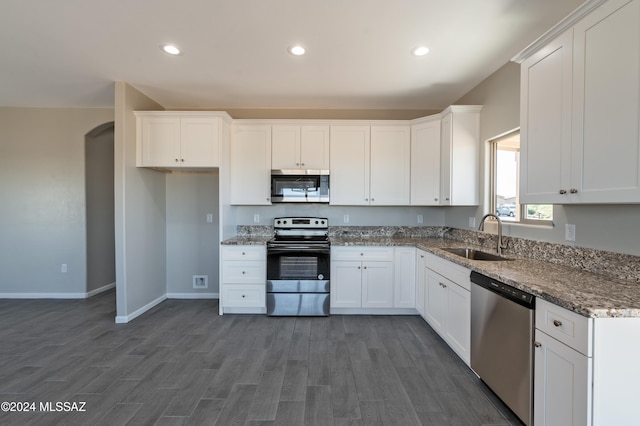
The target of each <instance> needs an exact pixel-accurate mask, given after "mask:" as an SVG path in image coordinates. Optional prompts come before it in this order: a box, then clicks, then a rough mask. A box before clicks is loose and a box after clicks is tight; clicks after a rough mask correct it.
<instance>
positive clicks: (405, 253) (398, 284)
mask: <svg viewBox="0 0 640 426" xmlns="http://www.w3.org/2000/svg"><path fill="white" fill-rule="evenodd" d="M393 270H394V280H393V307H394V308H415V307H416V248H415V247H396V248H395V258H394V261H393Z"/></svg>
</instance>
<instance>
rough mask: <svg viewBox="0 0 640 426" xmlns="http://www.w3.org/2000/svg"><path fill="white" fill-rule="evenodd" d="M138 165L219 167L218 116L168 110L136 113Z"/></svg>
mask: <svg viewBox="0 0 640 426" xmlns="http://www.w3.org/2000/svg"><path fill="white" fill-rule="evenodd" d="M136 117H137V118H136V122H137V126H138V130H137V132H138V135H137V138H138V141H137V145H138V146H137V158H136V165H137V166H138V167H159V168H167V169H176V168H213V167H219V166H220V153H219V149H220V148H219V147H220V142H219V137H220V136H219V132H220V125H221V120H220V118H219V117H215V116H211V115H209V116H207V115H204V114H198V113H178V112H167V111H162V112H158V111H153V112H150V111H140V112H136Z"/></svg>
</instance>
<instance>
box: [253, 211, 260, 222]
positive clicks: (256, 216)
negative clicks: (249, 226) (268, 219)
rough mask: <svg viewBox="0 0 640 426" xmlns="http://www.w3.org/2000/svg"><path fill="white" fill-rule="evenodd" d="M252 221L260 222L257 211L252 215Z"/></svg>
mask: <svg viewBox="0 0 640 426" xmlns="http://www.w3.org/2000/svg"><path fill="white" fill-rule="evenodd" d="M253 223H260V215H259V214H258V213H256V214H254V215H253Z"/></svg>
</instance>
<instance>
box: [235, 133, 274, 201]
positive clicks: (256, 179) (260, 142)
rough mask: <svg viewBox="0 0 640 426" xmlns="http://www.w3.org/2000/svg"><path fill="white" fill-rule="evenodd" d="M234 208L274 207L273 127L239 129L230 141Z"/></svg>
mask: <svg viewBox="0 0 640 426" xmlns="http://www.w3.org/2000/svg"><path fill="white" fill-rule="evenodd" d="M231 204H247V205H268V204H271V126H269V125H237V126H235V127H234V131H233V137H232V140H231Z"/></svg>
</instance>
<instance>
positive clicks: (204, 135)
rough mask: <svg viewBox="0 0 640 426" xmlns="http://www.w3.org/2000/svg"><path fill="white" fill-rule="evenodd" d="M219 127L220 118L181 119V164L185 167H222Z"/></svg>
mask: <svg viewBox="0 0 640 426" xmlns="http://www.w3.org/2000/svg"><path fill="white" fill-rule="evenodd" d="M219 126H220V120H219V119H218V118H209V117H182V118H181V119H180V129H181V132H180V133H181V143H180V154H181V155H180V162H181V165H182V166H183V167H212V166H216V167H219V166H220V153H219V143H218V132H219Z"/></svg>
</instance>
